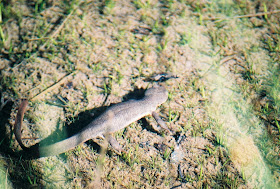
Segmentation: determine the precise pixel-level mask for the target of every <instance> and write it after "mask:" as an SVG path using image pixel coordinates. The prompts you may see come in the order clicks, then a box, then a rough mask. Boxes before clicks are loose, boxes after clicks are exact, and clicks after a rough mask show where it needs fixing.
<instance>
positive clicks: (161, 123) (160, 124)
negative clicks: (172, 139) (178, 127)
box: [152, 112, 171, 133]
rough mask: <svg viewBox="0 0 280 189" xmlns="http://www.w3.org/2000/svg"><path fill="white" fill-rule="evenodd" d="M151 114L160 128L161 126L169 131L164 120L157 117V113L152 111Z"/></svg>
mask: <svg viewBox="0 0 280 189" xmlns="http://www.w3.org/2000/svg"><path fill="white" fill-rule="evenodd" d="M152 116H153V117H154V119H155V120H156V122H157V123H158V124H159V126H160V127H161V128H163V129H164V130H166V131H168V132H169V133H171V131H170V130H169V129H168V127H167V125H166V124H165V122H164V121H163V120H162V119H161V118H160V117H159V115H158V113H156V112H152Z"/></svg>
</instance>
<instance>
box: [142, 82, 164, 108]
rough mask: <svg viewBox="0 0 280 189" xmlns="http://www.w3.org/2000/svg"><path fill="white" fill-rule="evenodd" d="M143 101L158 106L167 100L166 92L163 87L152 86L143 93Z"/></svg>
mask: <svg viewBox="0 0 280 189" xmlns="http://www.w3.org/2000/svg"><path fill="white" fill-rule="evenodd" d="M144 98H145V99H149V101H150V102H151V103H155V104H157V105H160V104H162V103H164V102H165V101H166V100H167V99H168V91H167V90H166V89H165V88H164V87H163V86H154V87H152V88H149V89H148V90H146V92H145V97H144Z"/></svg>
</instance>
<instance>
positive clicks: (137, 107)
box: [14, 86, 168, 157]
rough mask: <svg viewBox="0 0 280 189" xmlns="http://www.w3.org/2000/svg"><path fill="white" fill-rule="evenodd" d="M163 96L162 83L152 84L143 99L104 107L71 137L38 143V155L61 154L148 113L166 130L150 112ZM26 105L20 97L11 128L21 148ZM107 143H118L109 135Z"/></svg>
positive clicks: (161, 122) (165, 92)
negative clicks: (105, 108)
mask: <svg viewBox="0 0 280 189" xmlns="http://www.w3.org/2000/svg"><path fill="white" fill-rule="evenodd" d="M167 98H168V92H167V90H166V89H165V88H164V87H163V86H156V87H152V88H150V89H148V90H147V91H146V92H145V96H144V98H142V99H140V100H129V101H127V102H122V103H119V104H116V105H114V106H112V107H110V108H108V109H107V110H106V111H105V112H104V113H103V114H102V115H100V116H99V117H97V118H96V119H94V120H93V121H92V122H91V123H90V124H88V125H87V126H86V127H85V128H84V129H83V130H81V131H80V132H79V133H77V134H75V135H73V136H72V137H70V138H67V139H64V140H62V141H60V142H57V143H54V144H51V145H47V146H40V144H39V147H38V148H39V156H40V157H45V156H52V155H58V154H61V153H64V152H66V151H68V150H70V149H73V148H75V147H76V146H77V145H79V144H81V143H83V142H85V141H87V140H89V139H92V138H95V137H98V136H100V137H103V136H104V135H105V134H112V133H114V132H116V131H118V130H121V129H123V128H125V127H126V126H128V125H129V124H131V123H133V122H134V121H137V120H139V119H141V118H142V117H144V116H147V115H151V114H153V116H154V117H155V119H156V120H157V122H158V123H159V125H161V127H162V128H164V129H167V127H166V125H165V123H164V122H163V121H162V120H160V119H159V117H158V116H157V114H156V113H155V112H154V111H155V110H156V108H157V106H159V105H160V104H162V103H164V102H165V101H166V100H167ZM26 106H27V101H25V100H24V101H23V102H22V104H21V105H20V107H19V110H18V114H17V118H16V124H15V129H14V131H15V135H16V139H17V141H18V142H19V144H20V146H21V147H22V148H23V149H24V150H26V151H28V150H29V149H30V148H27V147H25V146H24V145H23V144H22V141H21V123H22V120H23V115H24V112H25V109H26ZM109 142H110V143H111V145H112V146H113V147H117V146H119V145H118V144H117V143H116V140H114V139H113V138H112V137H109ZM118 150H120V149H118ZM33 151H34V149H33Z"/></svg>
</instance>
